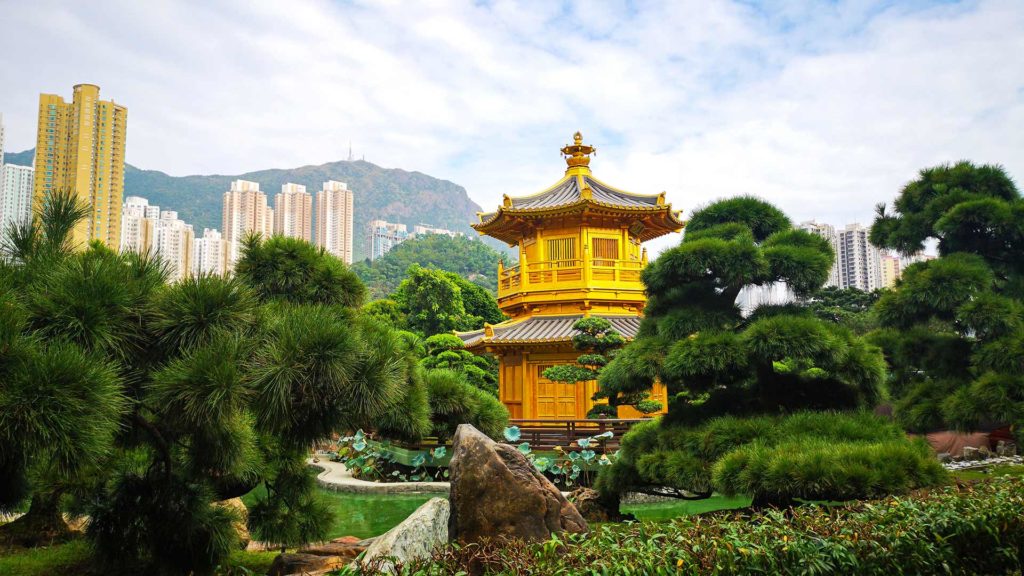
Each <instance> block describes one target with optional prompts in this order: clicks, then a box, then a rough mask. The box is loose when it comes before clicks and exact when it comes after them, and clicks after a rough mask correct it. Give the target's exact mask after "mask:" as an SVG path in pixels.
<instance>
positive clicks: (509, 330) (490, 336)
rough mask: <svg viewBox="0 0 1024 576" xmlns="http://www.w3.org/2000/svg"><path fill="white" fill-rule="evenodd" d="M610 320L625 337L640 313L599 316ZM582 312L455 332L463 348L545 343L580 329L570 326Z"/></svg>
mask: <svg viewBox="0 0 1024 576" xmlns="http://www.w3.org/2000/svg"><path fill="white" fill-rule="evenodd" d="M591 317H595V318H604V319H605V320H608V321H609V322H611V324H612V328H614V329H615V330H616V331H617V332H618V333H619V334H622V336H623V337H625V338H626V339H627V340H632V339H634V338H636V334H637V331H638V330H639V329H640V317H639V316H601V315H597V314H593V315H591ZM580 318H583V315H582V314H577V315H574V316H533V317H531V318H526V319H521V320H507V321H505V322H502V323H500V324H494V325H486V326H484V327H483V328H482V329H480V330H473V331H472V332H456V334H455V335H456V336H458V337H459V338H461V339H462V342H463V344H465V346H466V348H475V347H477V346H487V345H491V344H511V345H515V344H546V343H552V342H569V341H571V340H572V337H573V336H575V335H576V334H578V333H579V331H578V330H575V329H574V328H573V327H572V326H573V324H575V323H576V321H577V320H579V319H580Z"/></svg>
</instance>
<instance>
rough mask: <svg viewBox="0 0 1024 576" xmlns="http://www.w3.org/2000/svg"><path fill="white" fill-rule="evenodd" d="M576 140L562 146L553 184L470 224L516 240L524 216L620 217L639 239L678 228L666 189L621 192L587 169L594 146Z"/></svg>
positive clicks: (512, 200) (507, 201)
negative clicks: (562, 169)
mask: <svg viewBox="0 0 1024 576" xmlns="http://www.w3.org/2000/svg"><path fill="white" fill-rule="evenodd" d="M574 139H575V144H574V145H571V146H566V147H565V148H563V149H562V154H564V155H565V156H566V162H567V163H568V165H569V168H568V169H567V170H566V174H565V176H563V177H562V179H560V180H559V181H558V182H556V183H555V185H554V186H551V187H550V188H548V189H547V190H544V191H543V192H540V193H538V194H533V195H530V196H521V197H517V198H513V197H510V196H508V195H506V196H505V197H504V200H503V202H502V205H501V206H500V207H499V208H498V209H497V210H496V211H494V212H488V213H479V214H478V217H479V220H480V221H479V222H477V223H476V224H473V225H472V226H473V228H474V229H476V230H477V231H478V232H480V233H481V234H487V235H489V236H493V237H495V238H498V239H499V240H503V241H505V242H507V243H509V244H515V243H516V241H517V240H518V239H519V237H520V235H521V230H520V228H521V227H522V226H523V223H524V222H527V221H529V220H533V219H537V218H541V217H551V216H557V215H565V214H579V213H584V212H588V213H593V214H606V215H611V216H617V217H620V218H623V219H624V220H625V221H626V222H627V223H629V224H632V223H633V222H640V223H641V224H642V226H640V227H638V229H637V230H638V232H637V236H639V238H640V240H641V241H646V240H650V239H652V238H657V237H658V236H661V235H663V234H666V233H668V232H675V231H678V230H680V229H682V227H683V225H684V223H683V221H682V220H680V219H679V212H678V211H674V210H672V205H671V204H668V203H666V202H665V193H664V192H662V193H661V194H650V195H645V194H635V193H633V192H626V191H625V190H620V189H618V188H615V187H613V186H610V185H608V184H605V183H604V182H601V181H600V180H598V179H597V178H595V177H594V176H593V175H592V174H591V172H590V167H589V166H590V154H592V153H594V151H595V149H594V147H593V146H587V145H584V144H583V143H582V136H581V135H580V133H579V132H577V133H576V134H575V135H574Z"/></svg>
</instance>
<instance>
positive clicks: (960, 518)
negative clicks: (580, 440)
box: [342, 478, 1024, 576]
mask: <svg viewBox="0 0 1024 576" xmlns="http://www.w3.org/2000/svg"><path fill="white" fill-rule="evenodd" d="M1021 494H1024V482H1022V481H1021V480H1020V479H1014V478H1002V479H997V480H993V481H991V482H986V483H982V484H978V485H975V486H952V487H947V488H943V489H940V490H933V491H930V492H927V493H923V494H915V495H912V496H904V497H898V498H889V499H886V500H883V501H877V502H869V503H863V504H853V505H847V506H842V507H823V506H816V505H807V506H799V507H796V508H793V509H792V510H786V511H780V510H767V511H764V512H760V513H749V512H720V513H716V514H704V515H699V516H686V517H682V518H677V519H675V520H672V521H670V522H658V523H652V522H634V523H629V524H611V523H609V524H604V525H601V526H597V527H592V529H591V532H590V533H589V534H587V535H585V536H575V535H564V536H560V537H557V538H556V539H552V540H550V541H548V542H545V543H541V544H525V543H522V542H515V543H509V542H501V543H484V544H473V545H469V546H450V547H446V548H442V549H440V550H438V551H436V552H435V554H434V556H433V557H432V558H430V559H428V560H423V561H420V562H413V563H409V564H406V565H403V566H402V567H401V568H400V569H399V570H398V574H401V575H412V574H418V575H423V576H430V575H441V574H460V573H464V574H468V573H486V574H580V575H586V576H602V575H604V574H686V575H697V574H701V575H705V574H710V575H726V574H729V575H744V574H861V575H873V576H888V575H891V574H943V573H949V574H1013V573H1017V572H1019V571H1020V570H1021V568H1022V567H1024V553H1022V550H1024V520H1022V518H1021V515H1020V507H1021V506H1022V505H1024V498H1022V496H1021ZM342 573H343V574H346V573H347V574H352V573H353V572H344V571H343V572H342ZM356 573H361V574H371V573H373V571H371V570H364V571H359V572H356Z"/></svg>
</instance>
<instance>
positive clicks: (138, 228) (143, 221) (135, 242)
mask: <svg viewBox="0 0 1024 576" xmlns="http://www.w3.org/2000/svg"><path fill="white" fill-rule="evenodd" d="M159 218H160V207H159V206H150V204H149V200H146V199H145V198H140V197H138V196H129V197H127V198H125V199H124V206H122V207H121V251H122V252H138V253H140V254H144V253H148V252H150V251H151V250H152V249H153V232H154V229H155V226H156V221H157V219H159Z"/></svg>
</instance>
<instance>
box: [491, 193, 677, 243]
mask: <svg viewBox="0 0 1024 576" xmlns="http://www.w3.org/2000/svg"><path fill="white" fill-rule="evenodd" d="M587 211H592V212H594V213H597V214H607V215H611V216H623V217H627V218H629V217H632V218H635V219H637V220H640V219H647V217H659V216H660V217H661V218H659V219H658V220H657V221H652V222H648V226H647V227H646V228H645V230H644V231H643V232H641V233H640V234H639V238H640V241H641V242H646V241H648V240H653V239H654V238H657V237H659V236H663V235H665V234H668V233H670V232H678V231H680V230H682V229H683V226H684V222H683V221H682V220H680V218H679V212H678V211H674V210H672V205H671V204H665V205H662V206H652V207H640V206H621V205H617V204H609V203H606V202H599V201H596V200H592V199H583V200H578V201H576V202H574V203H572V204H564V205H561V206H552V207H546V208H539V209H516V208H505V207H504V206H502V207H500V208H498V211H497V212H494V213H492V214H488V215H487V216H489V218H487V219H486V220H482V221H481V222H478V223H476V224H471V226H472V227H473V229H474V230H476V231H477V232H479V233H480V234H486V235H488V236H492V237H494V238H497V239H498V240H501V241H503V242H506V243H508V244H515V243H516V242H517V241H519V239H520V238H521V237H522V235H523V230H522V223H521V222H520V221H521V220H528V219H529V220H532V219H538V218H551V217H554V216H563V215H575V214H581V213H584V212H587ZM482 216H484V215H481V217H482ZM517 220H519V221H517Z"/></svg>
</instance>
